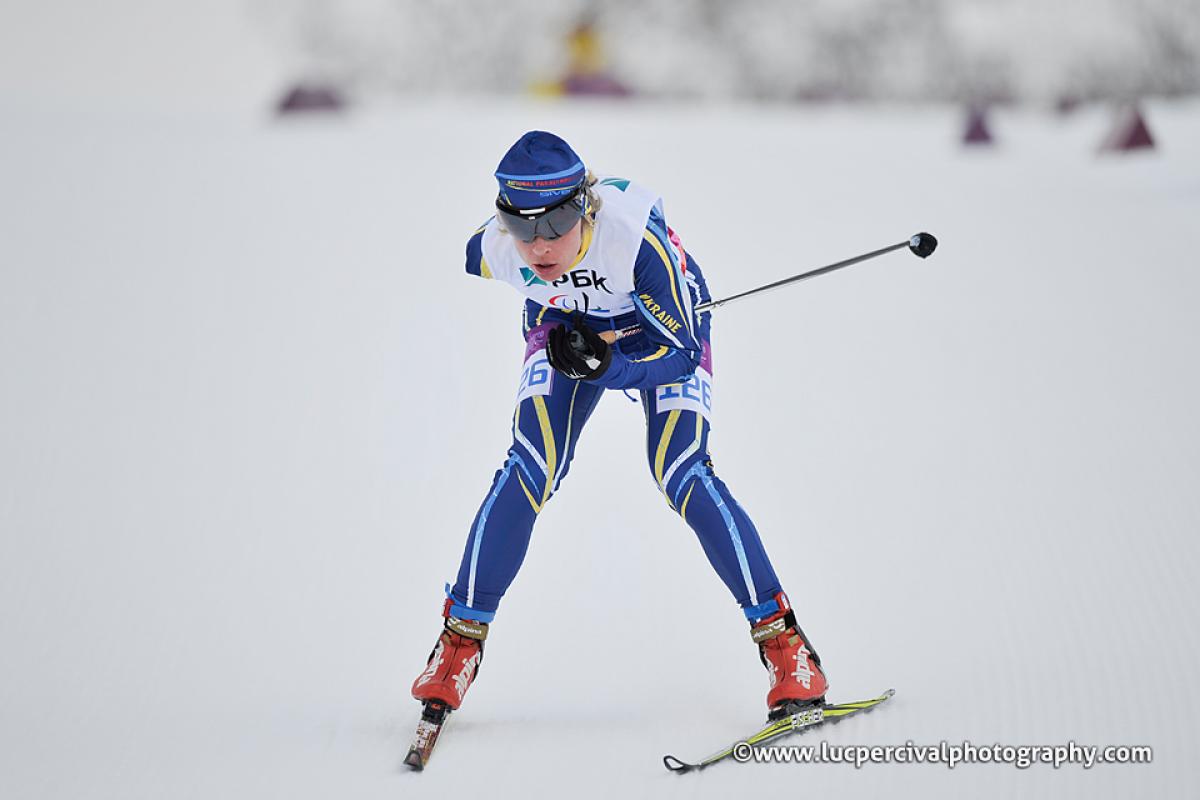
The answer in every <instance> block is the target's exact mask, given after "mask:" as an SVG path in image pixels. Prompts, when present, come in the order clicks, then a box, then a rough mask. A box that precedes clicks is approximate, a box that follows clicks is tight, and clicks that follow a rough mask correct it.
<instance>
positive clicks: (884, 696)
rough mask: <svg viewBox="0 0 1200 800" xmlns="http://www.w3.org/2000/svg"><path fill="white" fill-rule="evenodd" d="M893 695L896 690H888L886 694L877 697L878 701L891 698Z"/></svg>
mask: <svg viewBox="0 0 1200 800" xmlns="http://www.w3.org/2000/svg"><path fill="white" fill-rule="evenodd" d="M895 694H896V690H895V689H888V690H887V691H886V692H884V693H883V694H881V695H879V699H881V700H887V699H888V698H889V697H892V696H893V695H895Z"/></svg>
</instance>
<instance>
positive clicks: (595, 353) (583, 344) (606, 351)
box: [546, 312, 612, 381]
mask: <svg viewBox="0 0 1200 800" xmlns="http://www.w3.org/2000/svg"><path fill="white" fill-rule="evenodd" d="M546 358H547V359H548V360H549V361H550V366H552V367H554V368H555V369H556V370H558V371H559V372H561V373H562V374H563V375H566V376H567V377H568V378H573V379H575V380H577V381H585V380H589V379H592V378H599V377H600V376H601V375H603V374H604V371H605V370H606V369H608V365H609V364H610V363H612V348H611V347H609V346H608V342H606V341H604V340H603V339H601V338H600V336H599V335H598V334H597V333H596V332H595V331H594V330H592V329H591V328H589V327H588V326H587V323H586V322H585V321H584V319H583V315H582V314H580V313H579V312H575V313H574V314H572V315H571V330H567V326H565V325H558V326H556V327H554V328H551V329H550V335H549V336H547V337H546Z"/></svg>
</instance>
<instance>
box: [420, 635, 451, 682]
mask: <svg viewBox="0 0 1200 800" xmlns="http://www.w3.org/2000/svg"><path fill="white" fill-rule="evenodd" d="M445 649H446V644H445V642H443V641H442V640H441V639H438V643H437V646H436V647H434V648H433V655H431V656H430V657H429V666H427V667H425V671H424V672H422V673H421V677H419V678H417V686H422V685H424V684H426V683H429V681H430V680H432V679H433V676H434V674H435V673H437V671H438V667H440V666H441V665H442V662H443V661H444V660H445V659H443V658H442V651H444V650H445Z"/></svg>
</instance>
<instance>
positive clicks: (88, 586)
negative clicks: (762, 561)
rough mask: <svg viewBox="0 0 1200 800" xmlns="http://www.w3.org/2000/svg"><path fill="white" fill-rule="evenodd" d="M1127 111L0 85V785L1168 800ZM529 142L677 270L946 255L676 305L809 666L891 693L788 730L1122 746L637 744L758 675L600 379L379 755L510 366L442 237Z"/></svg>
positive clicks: (1180, 537) (724, 272)
mask: <svg viewBox="0 0 1200 800" xmlns="http://www.w3.org/2000/svg"><path fill="white" fill-rule="evenodd" d="M1149 112H1150V118H1151V123H1152V125H1153V126H1154V127H1155V132H1156V134H1157V135H1158V136H1159V138H1160V140H1161V141H1162V142H1163V143H1164V146H1163V148H1162V150H1161V152H1160V153H1159V154H1158V155H1153V156H1145V157H1143V156H1139V157H1132V158H1097V157H1096V156H1095V154H1094V146H1095V144H1096V142H1097V141H1098V140H1099V138H1100V136H1101V134H1102V132H1103V129H1104V126H1105V124H1106V120H1105V119H1104V118H1102V117H1101V116H1100V115H1098V114H1093V113H1090V112H1089V113H1083V114H1079V115H1077V116H1074V117H1071V118H1069V119H1067V120H1052V119H1048V118H1043V117H1040V116H1035V115H1010V116H1001V117H999V118H998V120H997V121H996V122H997V133H998V135H999V136H1000V138H1001V141H1002V147H1001V148H999V149H998V150H997V151H994V152H988V153H966V152H963V151H962V150H960V149H959V148H958V147H957V146H956V145H955V143H954V136H953V133H954V131H955V129H956V127H957V125H958V123H959V120H958V119H957V116H956V114H954V113H952V112H948V111H939V110H925V111H888V110H876V111H871V112H867V111H847V110H839V109H830V110H826V111H822V112H820V113H815V112H812V111H809V110H794V111H792V110H787V111H785V110H773V111H762V110H756V109H753V108H750V107H716V108H712V107H710V108H704V109H692V110H689V109H685V108H674V109H670V108H668V109H665V110H664V109H662V108H654V107H641V106H636V105H635V106H621V107H615V106H606V105H587V106H570V105H553V106H551V105H535V104H509V103H500V102H474V103H470V104H468V103H465V102H463V103H444V104H439V105H415V104H414V105H411V106H404V107H399V108H393V109H390V110H387V111H382V110H381V111H377V112H375V113H371V114H360V115H355V116H352V117H349V118H340V119H331V120H317V121H308V122H300V123H297V124H287V125H271V124H267V123H265V122H263V121H259V120H254V121H247V120H246V119H244V118H242V117H220V116H205V115H201V114H199V113H198V112H194V113H190V114H187V115H175V116H166V115H160V114H153V113H151V112H145V113H142V114H139V115H132V114H128V113H126V114H117V113H114V112H97V111H80V110H77V111H70V112H68V111H58V112H47V111H43V112H37V113H34V112H30V111H28V110H14V109H12V108H9V109H0V126H2V127H3V129H4V131H5V137H4V138H5V142H6V146H5V147H4V148H3V149H2V150H0V175H3V176H4V177H3V180H0V220H3V222H2V223H0V227H2V229H3V235H2V236H0V376H2V377H0V387H2V391H0V531H2V534H0V647H2V648H3V654H4V655H3V658H0V793H2V794H3V795H4V796H6V797H45V798H74V797H97V798H100V797H103V798H123V799H125V798H163V797H170V798H176V799H180V800H181V799H182V798H218V797H220V798H232V797H245V798H264V797H283V796H287V797H291V798H300V797H334V796H340V797H358V798H369V797H380V798H383V797H396V796H400V797H444V796H446V794H447V792H450V791H452V792H453V793H455V794H464V795H477V796H484V795H486V796H488V797H528V796H535V797H543V796H562V795H566V794H570V795H571V796H573V797H613V796H689V797H694V796H701V797H710V796H711V797H727V796H730V795H731V794H732V793H734V792H737V791H739V790H742V791H753V792H754V793H763V794H773V793H778V792H782V791H789V792H794V791H801V790H803V791H804V792H805V793H806V794H807V793H809V792H811V793H812V796H822V797H824V796H834V795H836V796H839V797H840V796H859V797H875V796H880V795H882V794H883V793H885V792H887V793H888V794H889V795H895V794H899V795H900V796H905V797H922V798H930V797H947V798H950V797H963V796H974V797H1008V796H1013V795H1020V796H1023V797H1045V798H1051V797H1053V798H1066V797H1079V798H1083V797H1087V798H1094V797H1119V796H1127V795H1130V794H1132V793H1135V792H1137V793H1139V794H1143V793H1144V794H1146V795H1148V796H1173V795H1178V794H1180V793H1181V792H1183V791H1185V790H1184V786H1185V785H1187V784H1185V781H1190V777H1191V770H1190V769H1189V768H1188V767H1187V766H1186V765H1187V764H1188V763H1190V759H1191V758H1192V756H1193V753H1192V751H1193V750H1194V748H1195V747H1196V745H1197V744H1198V743H1200V737H1198V735H1197V734H1198V730H1197V723H1196V714H1197V713H1198V712H1200V708H1198V702H1197V700H1198V697H1197V689H1196V685H1195V681H1194V680H1192V675H1191V671H1192V667H1193V665H1194V664H1195V663H1196V661H1197V658H1198V657H1200V653H1198V647H1197V645H1198V643H1200V634H1197V622H1198V620H1197V614H1196V608H1197V601H1198V600H1200V597H1198V591H1197V589H1196V585H1195V583H1194V580H1193V577H1194V575H1195V574H1196V573H1197V571H1198V570H1200V546H1198V545H1197V541H1196V534H1197V530H1198V528H1200V500H1198V499H1197V491H1196V487H1197V485H1200V429H1198V426H1197V425H1196V422H1195V409H1196V408H1197V407H1200V379H1198V378H1197V373H1196V368H1195V365H1196V362H1197V341H1198V337H1200V322H1197V317H1196V313H1195V309H1196V308H1197V306H1198V302H1200V276H1198V274H1197V271H1196V269H1195V264H1196V255H1195V254H1196V253H1197V252H1198V251H1200V234H1198V233H1197V228H1196V226H1195V220H1196V218H1197V216H1198V212H1200V108H1197V107H1196V106H1195V105H1192V106H1152V107H1151V108H1150V109H1149ZM537 127H541V128H548V129H551V130H555V131H557V132H559V133H560V134H562V135H563V136H565V137H566V138H567V139H568V140H569V141H571V142H572V143H573V144H574V146H575V147H576V149H577V150H578V151H579V152H580V153H581V154H583V156H584V158H585V159H587V160H588V161H589V163H590V164H591V165H593V166H595V167H596V168H598V169H600V170H604V171H608V172H613V173H617V174H626V175H629V176H631V177H635V178H637V179H639V180H641V181H642V182H644V183H647V184H649V185H651V186H654V187H655V188H657V189H658V190H659V191H660V192H661V193H662V194H663V196H664V197H665V200H666V210H667V214H668V219H670V221H671V223H672V225H673V226H674V227H675V228H676V229H677V230H678V231H679V232H680V233H681V235H682V237H683V239H684V242H685V243H686V244H687V246H688V248H689V250H691V251H692V252H693V253H694V254H695V256H696V258H697V259H698V260H699V261H700V262H701V263H702V264H703V266H704V268H705V273H706V275H707V276H708V279H709V282H710V285H711V286H712V288H713V291H714V293H715V294H718V295H722V294H729V293H732V292H735V291H738V290H741V289H744V288H748V287H750V286H753V285H756V284H758V283H761V282H765V281H768V280H771V279H775V278H779V277H783V276H785V275H788V274H791V273H793V272H796V271H799V270H801V269H805V268H808V267H813V266H818V265H820V264H823V263H828V262H830V261H834V260H837V259H839V258H842V257H845V256H849V255H853V254H855V253H859V252H862V251H865V250H869V249H873V248H875V247H879V246H883V245H885V244H889V243H891V242H894V241H899V240H901V239H903V238H905V237H907V236H908V235H909V234H911V233H913V232H915V231H917V230H930V231H932V232H934V233H935V234H937V235H938V236H939V237H940V239H941V241H942V246H941V248H940V249H939V251H938V253H937V254H936V255H935V256H934V257H932V258H931V259H929V260H928V261H925V262H921V261H918V260H917V259H914V258H912V257H911V256H908V255H906V254H903V253H900V254H896V255H892V256H888V257H886V258H884V259H880V260H877V261H874V262H870V263H867V264H862V265H859V266H856V267H854V268H852V269H849V270H846V271H843V272H839V273H837V274H835V275H830V276H826V277H822V278H820V279H819V280H817V281H813V282H811V283H806V284H803V285H802V286H799V287H795V288H792V289H788V290H784V291H780V292H775V293H772V294H769V295H765V296H763V297H761V298H758V299H755V300H753V301H747V302H745V303H742V304H738V305H734V306H730V307H729V308H726V309H721V310H720V311H718V312H716V317H715V319H714V349H715V372H716V411H715V414H716V418H715V424H714V433H713V438H712V447H713V455H714V459H715V462H716V465H717V469H718V471H719V473H720V474H721V475H722V477H723V478H724V479H725V480H726V481H727V482H728V483H729V485H730V486H731V487H732V488H733V490H734V491H735V492H736V493H737V496H738V498H739V500H740V501H741V502H742V503H743V505H745V506H746V508H747V509H748V510H749V512H750V513H751V514H752V515H753V517H754V518H755V520H756V522H757V524H758V527H759V529H760V530H761V531H762V534H763V537H764V539H765V541H766V544H767V546H768V548H769V551H770V553H771V554H772V557H773V559H774V561H775V564H776V567H777V569H778V571H779V573H780V576H781V578H782V579H783V581H784V584H785V587H786V588H787V590H788V591H789V593H790V595H791V596H792V599H793V601H794V603H795V604H796V605H797V607H798V610H799V616H800V619H801V622H802V624H803V625H804V627H805V629H806V630H807V631H808V633H809V634H811V636H812V637H813V639H814V641H815V643H816V644H817V646H818V647H819V649H820V651H821V653H822V656H823V658H824V661H825V664H826V666H827V667H828V672H829V676H830V679H831V682H832V687H833V689H832V692H831V695H832V696H833V697H834V698H847V699H848V698H858V697H862V696H869V695H871V694H874V693H876V692H878V691H880V690H882V689H884V688H886V687H889V686H894V687H895V688H896V690H897V695H896V698H895V699H894V700H893V701H892V702H891V704H890V707H888V708H886V709H883V710H881V711H879V712H878V713H875V714H872V715H870V716H867V717H864V718H862V719H860V720H856V721H853V722H850V723H848V724H846V725H845V726H842V727H839V728H834V729H831V730H830V731H829V732H828V734H827V736H828V739H829V740H830V741H832V742H838V743H856V744H902V743H904V742H905V741H906V740H913V741H914V742H916V743H918V744H932V743H937V742H939V741H942V740H948V741H950V742H961V741H962V740H963V739H970V740H972V741H974V742H975V743H976V744H992V743H996V742H1000V743H1004V744H1058V743H1065V742H1067V741H1068V740H1074V741H1076V742H1079V743H1081V744H1095V745H1107V744H1148V745H1152V746H1153V747H1154V748H1155V762H1154V763H1153V764H1151V765H1143V766H1101V767H1096V768H1094V769H1092V770H1090V771H1085V770H1083V769H1081V768H1079V767H1076V766H1065V767H1063V768H1061V769H1059V770H1057V771H1055V770H1053V769H1050V768H1048V767H1032V768H1030V769H1028V770H1017V769H1015V768H1012V767H996V766H960V767H958V768H957V769H955V770H953V771H951V770H947V769H945V768H944V767H936V766H868V767H864V768H863V769H861V770H855V769H854V768H852V767H847V766H825V767H817V766H805V767H798V766H784V765H779V766H765V765H761V766H737V765H734V764H729V765H724V766H722V767H720V768H715V769H713V770H712V771H710V772H707V773H704V774H702V775H699V776H686V777H682V778H680V777H675V776H672V775H670V774H668V773H667V772H666V771H665V770H664V769H663V768H662V766H661V764H660V762H659V758H660V757H661V756H662V754H663V753H666V752H672V753H675V754H677V755H680V756H683V757H689V756H700V755H703V754H706V753H708V752H709V751H711V750H712V749H713V748H714V747H715V746H717V745H719V744H721V743H722V742H723V741H724V740H727V739H730V737H732V736H735V735H737V734H739V733H742V732H746V731H749V730H751V729H752V728H753V727H754V726H755V725H756V724H757V723H758V722H759V721H760V719H761V717H762V714H763V712H764V710H765V709H764V706H763V698H764V696H765V692H766V688H767V678H766V675H765V674H764V671H763V669H762V667H761V666H760V665H759V663H758V659H757V655H756V653H755V651H754V647H753V645H752V644H751V642H750V641H749V638H748V636H747V629H746V625H745V623H744V621H743V620H742V617H741V614H740V612H739V610H738V609H737V608H736V606H735V605H734V604H733V603H732V601H731V600H730V598H729V597H728V596H727V594H726V591H725V589H724V587H723V586H722V585H721V583H720V581H719V580H718V579H717V578H716V576H715V575H714V574H713V573H712V572H711V570H710V569H709V567H708V565H707V563H706V562H705V560H704V558H703V555H702V553H701V551H700V548H699V547H698V545H697V543H696V542H695V540H694V537H693V536H692V534H691V532H690V531H689V530H688V529H687V528H686V527H685V526H684V525H683V524H682V523H681V522H680V521H679V519H678V517H676V516H675V515H674V514H673V513H672V512H671V511H670V510H669V509H668V508H667V506H666V504H665V503H664V502H663V501H662V499H661V497H660V495H659V494H658V493H657V491H656V490H655V488H654V485H653V482H652V481H651V479H650V477H649V474H648V471H647V469H646V466H645V463H644V457H643V454H642V448H643V423H642V412H641V409H640V408H638V407H637V406H636V405H635V404H633V403H630V402H629V401H628V400H626V399H625V398H624V397H622V396H621V395H620V394H613V395H611V396H609V397H607V398H605V400H604V402H602V403H601V406H600V408H599V409H598V411H597V412H596V415H595V417H594V418H593V420H592V422H591V423H590V427H589V430H588V431H587V432H586V433H585V435H584V437H583V440H582V442H581V444H580V447H579V453H578V458H577V461H576V463H575V465H574V467H573V468H572V471H571V475H570V477H569V479H567V480H566V481H565V482H564V485H563V487H562V491H561V492H560V494H559V495H558V497H557V499H555V500H554V502H552V503H551V504H550V506H549V507H548V508H547V510H546V511H545V513H544V514H543V518H542V519H541V520H540V521H539V523H538V527H537V529H536V530H535V532H534V541H533V544H532V547H531V550H530V554H529V557H528V559H527V561H526V564H525V567H524V570H523V572H522V573H521V575H520V576H519V578H518V579H517V582H516V583H515V584H514V586H513V588H512V590H511V592H510V594H509V596H508V598H506V600H505V603H504V605H503V606H502V609H501V613H500V615H499V617H498V618H497V621H496V623H495V625H494V626H493V630H492V635H491V637H490V638H489V642H488V653H487V658H486V660H485V664H484V667H483V669H482V672H481V677H480V678H479V680H478V682H477V684H476V686H475V688H473V689H472V694H471V696H470V698H469V701H468V704H467V706H466V707H464V709H463V711H462V712H460V713H459V714H457V715H456V716H455V718H454V719H453V720H452V722H451V727H450V729H449V730H448V732H447V734H446V736H445V738H444V739H443V741H442V743H441V744H440V745H439V750H438V752H437V753H436V754H435V756H434V761H433V763H432V764H431V766H430V769H429V770H428V771H427V772H426V773H425V774H423V775H412V774H407V773H406V772H404V771H403V769H402V768H401V765H400V760H401V758H402V756H403V751H404V749H405V747H406V745H407V743H408V739H409V736H410V734H411V729H412V727H413V725H414V724H415V722H416V719H417V705H416V704H415V703H414V702H413V701H412V700H410V699H409V698H408V697H407V691H408V687H409V684H410V682H411V680H412V678H413V677H414V676H415V674H416V673H417V672H418V671H419V670H420V668H421V666H422V665H423V663H424V658H425V656H426V654H427V653H428V651H429V648H430V646H431V645H432V644H433V640H434V637H435V636H436V633H437V630H438V617H437V614H438V610H439V606H440V599H441V592H442V584H443V582H444V581H446V580H449V579H452V577H453V571H454V569H455V567H456V565H457V562H458V557H459V554H460V552H461V548H462V545H463V541H464V538H465V534H466V529H467V525H468V524H469V522H470V520H471V518H472V516H473V514H474V512H475V509H476V507H477V504H478V502H479V501H480V499H481V497H482V494H483V492H484V491H485V489H486V488H487V486H488V482H489V481H490V478H491V475H492V473H493V471H494V470H495V469H496V468H497V467H498V466H499V465H500V463H501V461H502V459H503V455H504V449H505V447H506V446H507V442H508V425H509V423H510V419H511V401H512V398H513V396H514V393H515V389H516V385H517V378H518V374H519V363H520V358H521V354H522V342H521V339H520V336H519V333H518V325H519V320H518V315H519V308H520V301H519V298H518V297H517V296H516V295H515V294H514V293H512V292H511V291H510V290H508V289H507V288H506V287H504V286H501V285H496V284H489V283H486V282H482V281H478V280H473V279H470V278H468V277H467V276H466V275H464V274H463V271H462V247H463V243H464V241H465V238H466V236H467V235H468V234H469V233H470V232H471V231H472V230H473V229H474V227H475V226H476V225H477V224H478V223H479V222H480V221H482V220H483V219H485V218H486V217H487V216H488V214H489V213H490V212H489V207H490V202H491V198H492V194H493V191H494V184H493V182H492V179H491V177H490V174H491V171H492V170H493V169H494V167H495V163H496V161H497V160H498V158H499V156H500V155H501V154H502V153H503V151H504V149H505V148H506V147H507V146H508V144H509V143H510V142H511V141H512V140H514V139H515V138H516V137H517V136H518V135H519V134H520V133H522V132H523V131H525V130H527V129H530V128H537ZM598 498H599V499H601V500H602V501H603V502H602V503H598ZM614 498H620V502H619V503H613V502H612V501H613V499H614ZM598 506H600V507H602V508H603V509H604V510H601V511H597V510H596V508H597V507H598ZM810 738H813V737H810Z"/></svg>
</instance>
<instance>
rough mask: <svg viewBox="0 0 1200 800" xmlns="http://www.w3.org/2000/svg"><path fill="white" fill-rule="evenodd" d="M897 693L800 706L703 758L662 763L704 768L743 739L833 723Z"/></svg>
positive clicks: (762, 738) (753, 742)
mask: <svg viewBox="0 0 1200 800" xmlns="http://www.w3.org/2000/svg"><path fill="white" fill-rule="evenodd" d="M895 693H896V690H895V689H888V690H887V691H886V692H884V693H883V694H881V695H879V697H876V698H873V699H871V700H859V701H858V702H854V703H839V704H837V705H821V706H811V707H808V708H804V709H801V710H799V711H797V712H796V713H794V714H789V715H787V716H785V717H781V718H780V719H776V720H771V721H769V722H768V723H767V724H766V725H765V726H764V727H762V728H760V729H759V730H758V731H757V732H755V733H753V734H751V735H750V736H747V737H745V738H744V739H739V740H738V741H737V742H736V743H735V744H733V745H730V746H729V747H726V748H725V749H724V750H721V751H719V752H717V753H713V754H712V755H711V756H709V757H708V758H706V759H704V760H703V761H699V762H697V763H695V764H690V763H688V762H686V761H681V760H680V759H678V758H676V757H675V756H671V755H666V756H663V765H664V766H666V768H667V769H669V770H671V771H672V772H675V773H679V774H683V773H685V772H691V771H692V770H696V769H704V768H705V767H707V766H710V765H712V764H715V763H717V762H718V761H724V760H725V759H726V758H729V756H731V755H733V751H734V747H736V746H737V745H738V744H741V743H742V742H745V743H747V744H750V745H757V744H762V743H763V742H767V741H770V740H772V739H777V738H779V737H780V736H786V735H788V734H790V733H796V732H799V733H805V732H807V731H809V730H811V729H812V728H816V727H818V726H820V725H824V724H825V723H826V722H829V723H834V722H841V721H842V720H844V719H845V718H846V717H851V716H854V715H855V714H858V713H860V712H863V711H870V710H871V709H873V708H874V707H875V706H877V705H879V704H880V703H882V702H884V701H885V700H887V699H888V698H890V697H891V696H892V695H894V694H895Z"/></svg>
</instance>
